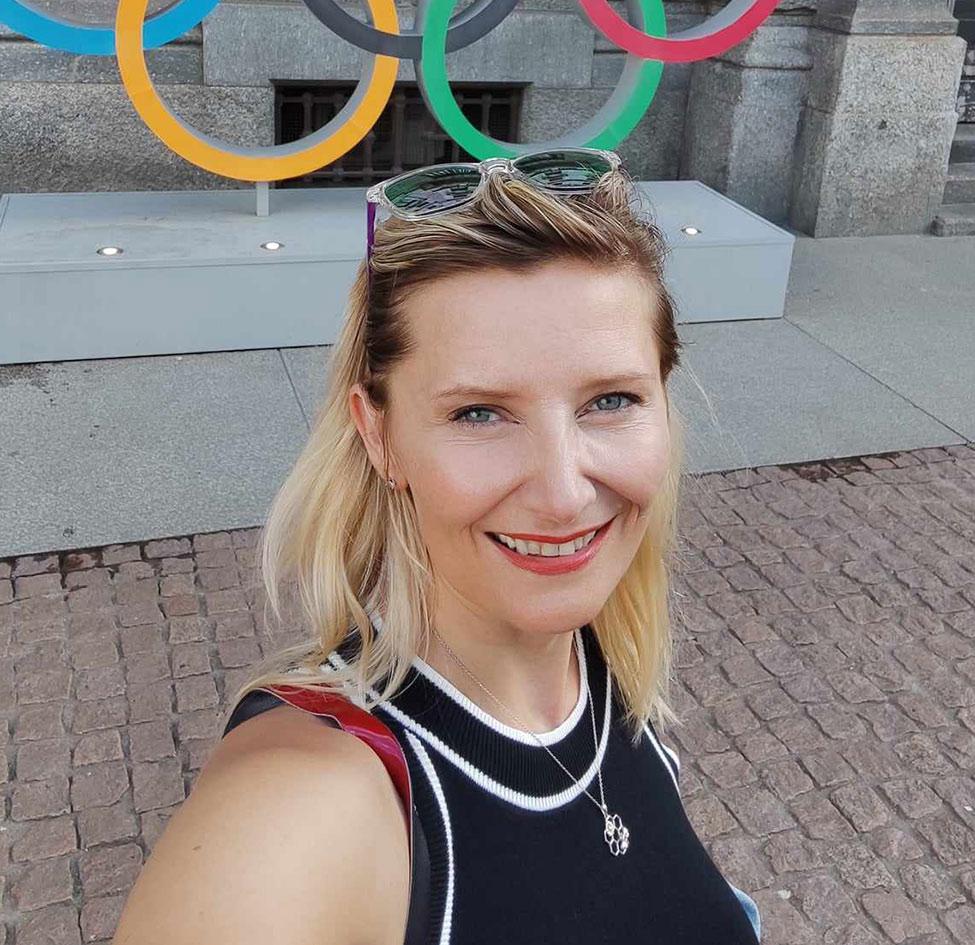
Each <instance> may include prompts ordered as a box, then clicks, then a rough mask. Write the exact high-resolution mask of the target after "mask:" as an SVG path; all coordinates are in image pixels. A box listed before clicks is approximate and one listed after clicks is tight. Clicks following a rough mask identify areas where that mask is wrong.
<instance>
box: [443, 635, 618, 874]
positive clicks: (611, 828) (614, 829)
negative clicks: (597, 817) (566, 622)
mask: <svg viewBox="0 0 975 945" xmlns="http://www.w3.org/2000/svg"><path fill="white" fill-rule="evenodd" d="M433 635H434V636H435V637H436V638H437V639H438V640H439V641H440V645H441V646H442V647H443V648H444V649H445V650H446V651H447V653H449V654H450V657H451V658H452V659H453V660H454V661H455V662H456V663H457V665H458V666H460V668H461V669H462V670H463V671H464V672H465V673H466V674H467V675H468V676H470V678H471V679H472V680H474V682H475V683H476V684H477V685H478V686H480V687H481V689H483V690H484V691H485V692H486V693H487V694H488V695H489V696H490V697H491V698H492V699H493V700H494V701H495V702H496V703H497V704H498V705H499V706H501V708H502V709H504V711H505V712H507V713H508V715H510V716H511V717H512V718H513V719H514V720H515V721H516V722H517V723H518V725H519V726H520V727H521V728H522V730H523V731H524V732H525V733H526V734H528V735H531V736H532V738H534V739H535V741H537V742H538V744H539V745H541V747H542V748H544V749H545V750H546V751H547V752H548V753H549V755H551V757H552V760H553V761H554V762H555V763H556V764H557V765H558V766H559V767H560V768H561V769H562V770H563V771H564V772H565V773H566V774H567V775H568V776H569V777H570V778H571V779H572V783H573V784H575V785H577V786H578V787H580V788H581V789H582V792H583V794H585V795H586V797H588V798H589V800H591V801H592V802H593V804H595V805H596V806H597V807H598V808H599V811H600V813H601V814H602V815H603V840H605V841H606V845H607V846H608V847H609V850H610V852H611V853H612V854H613V856H621V855H622V854H624V853H626V851H627V850H628V849H629V847H630V831H629V829H628V828H627V827H626V826H625V825H624V823H623V821H622V819H621V818H620V815H619V814H611V813H610V811H609V808H608V807H607V806H606V792H605V791H604V790H603V772H602V764H600V765H599V766H598V767H597V768H596V775H597V777H598V778H599V796H600V798H602V801H601V802H600V801H597V800H596V798H594V797H593V796H592V795H591V794H590V793H589V792H588V791H587V790H586V789H585V788H584V787H582V785H581V783H580V782H579V780H578V779H577V778H576V777H575V775H573V774H572V772H571V771H570V770H569V769H568V768H567V767H566V766H565V765H564V764H562V762H561V761H559V759H558V758H556V756H555V754H554V753H553V752H552V751H551V750H550V749H549V747H548V745H546V744H545V743H544V742H543V741H542V740H541V739H540V738H539V737H538V735H536V734H535V733H534V732H532V731H530V730H529V729H528V727H527V726H526V725H525V723H524V722H522V720H521V719H520V718H518V716H517V715H515V713H514V712H512V711H511V709H509V708H508V707H507V706H506V705H505V704H504V703H503V702H502V701H501V700H500V699H499V698H498V697H497V696H496V695H495V694H494V693H493V692H491V690H490V689H488V687H487V686H485V685H484V683H482V682H481V680H480V679H478V678H477V676H475V675H474V674H473V673H472V672H471V671H470V670H469V669H468V668H467V665H466V664H465V663H464V661H463V660H462V659H461V658H460V657H459V656H458V655H457V654H456V653H455V652H454V651H453V650H452V649H451V648H450V647H449V646H448V645H447V641H446V640H444V638H443V637H442V636H440V634H439V633H437V631H436V630H435V629H434V630H433ZM579 675H580V676H581V675H582V667H581V666H580V668H579ZM586 692H587V693H588V696H589V718H590V719H591V721H592V742H593V746H594V748H595V750H596V752H597V753H598V752H599V739H598V738H597V736H596V712H595V710H594V709H593V705H592V689H591V688H590V686H589V678H588V676H587V677H586Z"/></svg>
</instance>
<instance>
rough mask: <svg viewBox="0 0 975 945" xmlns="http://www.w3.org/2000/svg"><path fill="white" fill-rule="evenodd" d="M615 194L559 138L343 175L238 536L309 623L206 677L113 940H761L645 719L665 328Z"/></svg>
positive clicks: (659, 591)
mask: <svg viewBox="0 0 975 945" xmlns="http://www.w3.org/2000/svg"><path fill="white" fill-rule="evenodd" d="M634 196H635V195H634V190H633V188H632V185H631V183H630V182H629V179H628V178H627V176H626V175H625V173H624V172H623V171H622V170H621V169H620V166H619V159H618V158H617V157H616V155H614V154H612V153H608V152H601V151H592V150H584V149H572V150H566V151H558V152H555V151H551V152H543V153H538V154H535V155H528V156H524V157H522V158H519V159H518V160H516V161H515V162H513V163H512V162H508V161H503V160H496V161H491V162H483V163H482V165H480V166H475V165H466V166H461V167H459V166H456V165H442V166H437V167H435V168H431V169H424V170H423V171H420V172H413V173H410V174H406V175H401V177H400V178H397V179H395V180H393V181H390V182H387V183H386V185H385V186H384V187H379V188H373V190H372V191H370V194H369V198H370V203H369V210H370V214H369V221H370V239H369V258H368V259H367V262H366V264H365V266H364V267H363V268H362V269H360V271H359V273H358V277H357V280H356V282H355V285H354V287H353V290H352V295H351V300H350V306H349V311H348V315H347V319H346V322H345V326H344V329H343V332H342V336H341V338H340V340H339V342H338V344H337V346H336V348H335V351H334V353H333V356H332V364H331V379H330V380H331V383H330V388H329V390H328V393H327V396H326V398H325V401H324V403H323V405H322V407H321V409H320V411H319V413H318V415H317V417H316V420H315V424H314V429H313V430H312V433H311V436H310V438H309V441H308V443H307V445H306V447H305V449H304V451H303V452H302V454H301V456H300V457H299V459H298V461H297V463H296V465H295V467H294V469H293V471H292V473H291V475H290V476H289V478H288V480H287V481H286V483H285V484H284V486H283V488H282V490H281V492H280V493H279V495H278V496H277V498H276V500H275V502H274V505H273V507H272V510H271V513H270V516H269V519H268V522H267V524H266V526H265V529H264V534H263V553H262V563H263V571H264V577H265V582H266V585H267V590H268V596H269V601H270V603H271V604H272V606H273V608H274V610H275V612H276V613H277V614H278V615H279V616H280V612H281V598H280V596H279V589H280V588H281V587H283V586H285V584H286V583H289V582H290V586H294V587H295V588H296V589H297V591H298V600H299V601H300V605H301V612H302V614H303V617H304V621H305V623H306V625H307V628H308V630H309V638H310V641H311V642H309V643H307V644H303V645H302V646H300V647H293V648H291V649H289V650H286V651H285V652H283V653H280V654H278V655H277V656H276V657H275V658H274V659H272V660H271V661H270V662H269V663H268V664H266V665H265V666H264V667H263V668H262V671H261V672H260V674H259V675H258V676H257V677H256V678H255V679H253V680H252V681H251V682H250V683H249V684H248V685H247V686H245V687H244V688H243V689H242V690H241V691H240V692H238V693H237V694H236V696H235V697H234V699H233V700H232V702H231V705H233V706H234V711H233V713H232V715H231V716H230V719H229V721H228V723H227V726H226V728H225V731H224V735H225V736H226V737H224V738H223V739H222V740H221V741H220V743H219V744H218V745H217V746H216V748H215V750H214V752H213V754H212V756H211V758H210V759H209V761H208V762H207V765H206V766H205V768H204V770H203V771H202V772H201V773H200V775H199V777H198V779H197V781H196V784H195V786H194V789H193V792H192V794H191V795H190V797H189V798H188V799H187V801H186V802H185V803H184V804H183V806H182V807H181V808H180V810H179V812H178V813H177V814H176V815H175V816H174V817H173V818H172V819H171V821H170V822H169V824H168V825H167V828H166V831H165V832H164V833H163V835H162V836H161V837H160V839H159V840H158V842H157V844H156V847H155V850H154V852H153V855H152V857H151V858H150V860H149V861H148V863H147V864H146V867H145V869H144V870H143V873H142V875H141V877H140V879H139V881H138V883H137V884H136V886H135V888H134V889H133V892H132V894H131V896H130V898H129V901H128V903H127V905H126V909H125V912H124V914H123V916H122V918H121V921H120V924H119V930H118V934H117V937H116V942H118V943H125V945H129V943H133V945H134V943H139V945H149V943H155V942H159V943H163V942H165V943H166V945H189V943H191V942H192V943H196V942H201V941H207V942H228V943H229V942H234V943H244V942H248V943H251V942H253V943H258V942H262V943H263V942H271V941H273V942H275V943H286V945H312V943H314V945H326V943H327V945H345V943H348V945H359V943H368V945H387V943H388V945H402V943H404V942H406V943H408V945H419V943H427V942H430V943H439V945H446V943H449V942H453V943H456V945H474V943H477V945H481V943H485V945H487V943H491V945H494V943H502V942H503V943H505V945H509V943H526V945H528V943H532V945H536V943H548V942H560V943H579V945H593V943H613V945H616V943H632V942H651V941H653V942H663V943H667V945H715V943H721V945H753V943H754V942H755V941H757V940H758V939H759V937H760V921H759V916H758V911H757V908H756V907H755V904H754V902H753V901H752V900H751V899H750V898H749V897H748V896H747V895H746V894H745V893H743V892H741V891H740V890H737V889H735V888H734V887H733V886H732V885H731V884H730V883H729V882H728V881H727V880H725V878H724V877H723V876H722V875H721V874H720V872H719V871H718V869H717V868H716V866H715V864H714V863H713V861H712V860H711V858H710V857H709V855H708V854H707V852H706V851H705V849H704V847H703V846H702V844H701V842H700V840H699V839H698V838H697V836H696V835H695V833H694V831H693V828H692V827H691V825H690V823H689V821H688V819H687V817H686V815H685V813H684V809H683V806H682V804H681V801H680V796H679V793H678V789H677V781H678V772H679V767H678V760H677V756H676V754H675V753H674V752H673V751H672V750H671V749H669V748H666V747H665V746H664V745H663V743H662V742H661V741H660V739H659V737H658V734H657V730H656V728H655V727H654V725H653V722H652V721H651V717H653V718H655V719H656V721H657V722H658V724H660V725H662V724H666V723H668V722H672V721H674V720H675V715H674V713H673V711H672V709H671V707H670V706H669V705H668V695H667V692H668V686H667V682H668V676H669V672H670V667H671V648H672V641H671V633H670V626H669V622H668V559H669V556H670V554H671V552H672V545H673V538H674V517H675V508H676V503H677V493H678V481H679V472H680V466H681V458H682V454H681V448H680V428H679V422H678V417H677V414H676V412H675V411H673V410H671V407H670V403H669V398H668V393H667V381H668V378H669V377H670V374H671V372H672V370H673V369H674V367H675V366H676V365H677V364H678V350H679V347H680V342H679V340H678V338H677V334H676V330H675V316H674V306H673V303H672V300H671V298H670V296H669V295H668V293H667V290H666V288H665V286H664V283H663V280H662V259H663V251H664V250H663V245H662V240H661V236H660V233H659V231H658V230H657V229H656V228H655V227H654V226H653V225H648V224H647V223H646V222H641V221H640V220H639V219H638V217H637V215H636V214H635V212H634V210H633V207H632V204H633V202H634ZM377 202H381V203H382V204H384V205H385V206H386V207H387V209H389V210H391V211H392V214H393V216H392V217H391V219H389V220H388V221H386V222H385V224H384V225H383V226H381V227H380V228H379V230H378V232H377V233H376V236H375V245H374V246H373V239H372V223H373V215H372V211H373V209H374V206H375V204H376V203H377ZM281 687H286V688H281ZM285 693H290V694H291V695H289V696H286V697H285V696H283V695H282V694H285ZM329 693H330V695H329ZM302 700H304V701H302ZM315 700H319V701H317V702H316V701H315ZM321 700H331V701H328V702H323V701H321ZM315 705H317V706H319V709H318V710H316V709H314V708H313V706H315ZM323 706H328V707H330V708H322V707H323ZM310 707H311V708H310ZM364 710H368V714H367V712H366V711H364ZM355 713H359V714H358V716H356V715H355ZM363 717H365V722H364V721H363ZM343 718H344V719H345V720H346V724H343V722H342V719H343ZM350 719H357V720H358V721H357V724H358V725H359V728H356V727H355V725H353V724H351V723H349V720H350ZM370 719H372V720H375V721H376V725H374V726H373V733H372V734H373V740H372V742H370V741H369V739H368V738H364V731H365V729H366V728H368V727H369V720H370ZM323 721H324V722H327V723H329V724H322V723H323ZM379 723H382V724H381V725H380V724H379ZM378 731H381V732H383V733H385V734H389V733H392V735H393V736H394V737H393V739H392V741H393V742H395V752H394V753H396V754H397V756H398V757H399V758H402V757H403V756H405V763H404V766H405V769H406V770H407V772H408V785H407V786H406V789H405V790H404V785H402V784H399V785H398V786H397V784H396V783H394V780H395V778H391V777H390V773H392V774H394V775H395V770H394V767H392V766H391V765H390V764H387V763H386V762H388V761H389V757H390V756H391V752H390V751H389V747H390V746H389V744H388V743H387V745H386V749H387V751H386V758H385V761H384V759H383V757H381V756H382V755H383V752H382V750H381V746H380V742H379V741H378V740H377V738H376V733H377V732H378ZM353 732H356V733H357V734H359V735H360V737H358V738H357V737H353V734H352V733H353ZM377 746H379V747H377ZM374 749H375V750H374ZM401 801H402V803H401ZM404 814H406V817H407V822H408V823H409V824H410V825H411V826H410V829H408V830H405V831H404V829H403V822H404ZM418 864H421V865H420V866H418Z"/></svg>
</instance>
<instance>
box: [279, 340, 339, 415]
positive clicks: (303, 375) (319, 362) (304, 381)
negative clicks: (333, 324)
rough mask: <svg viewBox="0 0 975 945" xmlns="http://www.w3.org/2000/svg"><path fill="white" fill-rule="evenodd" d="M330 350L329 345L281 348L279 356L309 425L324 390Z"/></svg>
mask: <svg viewBox="0 0 975 945" xmlns="http://www.w3.org/2000/svg"><path fill="white" fill-rule="evenodd" d="M331 350H332V347H331V345H312V346H310V347H306V348H282V349H281V357H282V358H283V359H284V363H285V366H286V367H287V369H288V374H289V376H290V377H291V381H292V383H293V384H294V388H295V393H296V394H297V395H298V402H299V403H300V404H301V410H302V413H303V414H304V415H305V417H306V418H307V420H308V423H309V426H310V425H311V422H312V420H313V419H314V416H315V411H316V409H317V408H318V406H319V404H320V403H321V399H322V395H323V394H324V392H325V382H326V379H327V377H328V365H329V354H330V352H331Z"/></svg>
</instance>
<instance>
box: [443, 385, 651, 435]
mask: <svg viewBox="0 0 975 945" xmlns="http://www.w3.org/2000/svg"><path fill="white" fill-rule="evenodd" d="M614 398H625V399H626V400H628V401H629V403H623V404H621V405H620V406H619V407H617V408H615V409H609V410H599V409H597V410H596V413H621V412H622V411H623V410H626V409H627V408H628V407H631V406H633V405H634V404H640V403H643V400H642V398H640V397H638V396H637V395H636V394H627V393H625V392H623V391H614V392H613V393H611V394H603V395H602V396H601V397H597V398H596V400H594V401H593V403H594V404H598V403H600V402H601V401H605V400H612V399H614ZM478 413H487V414H491V413H495V414H496V413H497V411H495V410H494V409H492V408H491V407H485V406H483V405H481V404H475V405H472V406H470V407H463V408H462V409H461V410H458V411H456V412H455V413H453V414H451V416H450V419H451V420H452V421H453V422H454V423H460V424H462V425H463V426H466V427H486V426H492V425H493V424H492V423H491V422H490V421H485V422H483V423H481V422H479V421H477V420H471V419H469V416H470V414H478Z"/></svg>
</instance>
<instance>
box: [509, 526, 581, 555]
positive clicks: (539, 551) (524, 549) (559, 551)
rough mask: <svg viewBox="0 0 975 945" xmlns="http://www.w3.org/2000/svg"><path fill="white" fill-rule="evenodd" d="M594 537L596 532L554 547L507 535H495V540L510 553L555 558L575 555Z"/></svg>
mask: <svg viewBox="0 0 975 945" xmlns="http://www.w3.org/2000/svg"><path fill="white" fill-rule="evenodd" d="M595 537H596V532H595V531H591V532H589V534H588V535H583V536H582V537H581V538H575V539H573V540H572V541H566V542H563V543H562V544H560V545H554V544H549V543H546V542H538V541H522V539H520V538H511V537H509V536H508V535H502V534H500V533H498V534H497V538H498V539H499V540H500V541H501V542H503V543H504V544H505V545H507V546H508V547H509V548H510V549H511V550H512V551H517V552H518V554H520V555H541V556H542V557H544V558H557V557H560V556H562V555H571V554H575V553H576V552H577V551H578V550H579V549H580V548H585V547H586V545H588V544H589V542H591V541H592V540H593V538H595Z"/></svg>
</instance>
